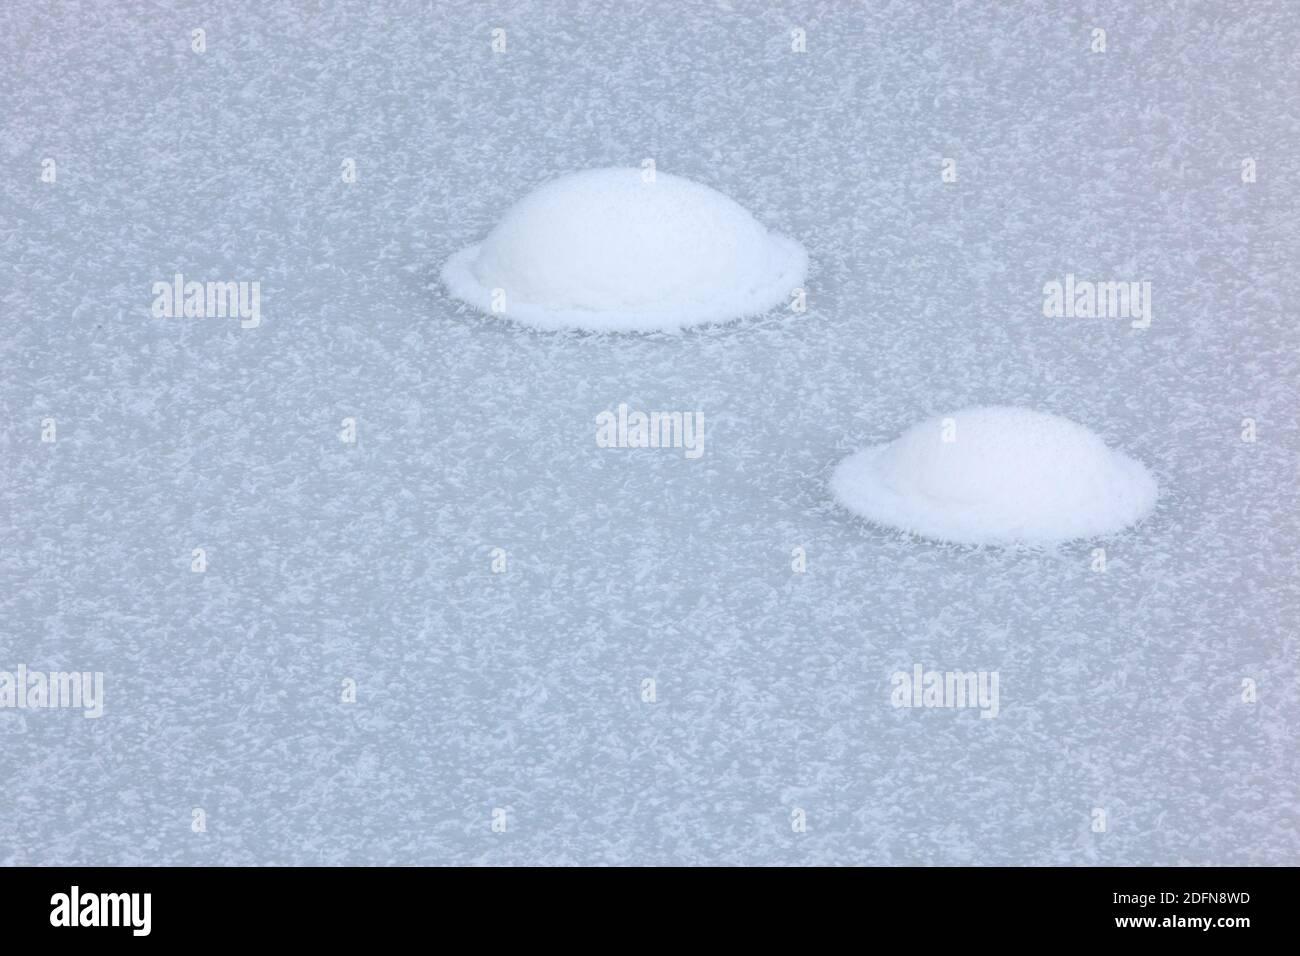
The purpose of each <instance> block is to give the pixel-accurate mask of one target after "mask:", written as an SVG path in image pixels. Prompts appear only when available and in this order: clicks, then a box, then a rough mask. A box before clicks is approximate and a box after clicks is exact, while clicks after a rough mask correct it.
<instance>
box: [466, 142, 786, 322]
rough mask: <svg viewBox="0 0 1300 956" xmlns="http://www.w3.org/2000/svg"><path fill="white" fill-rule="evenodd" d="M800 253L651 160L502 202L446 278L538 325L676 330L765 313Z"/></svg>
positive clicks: (481, 303) (478, 301)
mask: <svg viewBox="0 0 1300 956" xmlns="http://www.w3.org/2000/svg"><path fill="white" fill-rule="evenodd" d="M807 265H808V257H807V255H806V254H805V252H804V250H803V247H802V246H800V245H799V244H798V243H797V242H795V241H794V240H792V239H787V238H786V237H784V236H779V235H774V234H772V233H770V232H768V231H767V230H766V229H765V228H763V226H762V225H761V224H759V223H758V222H757V221H756V220H755V219H754V217H753V216H751V215H750V214H749V213H748V212H747V211H746V210H745V209H744V208H742V207H741V206H740V205H738V204H737V203H735V202H734V201H733V200H731V199H729V198H728V197H726V196H724V195H722V194H721V193H719V192H718V191H717V190H714V189H710V188H709V187H708V186H704V185H701V184H700V183H696V182H692V181H691V180H689V179H683V178H681V177H680V176H672V175H669V174H667V173H663V172H656V171H655V170H653V169H618V168H614V169H593V170H587V171H584V172H579V173H572V174H570V175H567V176H561V177H560V178H559V179H555V180H552V181H551V182H549V183H546V184H545V185H543V186H541V187H540V188H538V189H536V190H534V191H533V192H531V193H529V194H528V195H527V196H525V197H524V198H523V199H521V200H520V201H519V202H518V203H516V204H515V205H514V206H512V207H511V208H510V210H509V211H508V212H506V214H505V216H504V217H503V218H502V220H501V222H500V224H499V225H498V226H497V227H496V228H495V229H493V230H492V232H491V233H490V234H489V235H488V237H487V239H485V240H484V241H483V242H482V243H481V244H478V245H473V246H470V247H469V248H467V249H463V250H461V251H460V252H459V253H457V254H456V255H454V256H452V257H451V259H450V260H448V262H447V265H446V267H445V268H444V269H443V272H442V278H443V281H444V282H445V283H446V285H447V288H448V289H449V290H450V291H451V293H452V294H453V295H455V296H456V297H457V298H460V299H463V300H465V301H466V302H468V303H469V304H470V305H473V306H474V307H475V308H478V309H482V310H483V311H484V312H489V313H493V314H500V315H503V316H505V317H507V318H511V319H515V320H517V321H519V322H523V323H526V324H528V325H535V326H538V327H540V328H547V329H556V328H578V329H589V330H593V331H604V332H629V331H655V330H673V329H680V328H684V327H686V326H690V325H701V324H704V323H709V322H723V321H727V320H729V319H735V318H739V317H741V316H745V315H753V314H756V313H759V312H764V311H766V310H768V309H770V308H771V307H773V306H774V305H776V304H777V303H778V302H782V301H785V300H787V299H788V298H789V296H790V294H791V291H792V290H793V289H794V288H796V287H797V286H799V285H800V284H801V283H802V282H803V280H804V274H805V272H806V270H807Z"/></svg>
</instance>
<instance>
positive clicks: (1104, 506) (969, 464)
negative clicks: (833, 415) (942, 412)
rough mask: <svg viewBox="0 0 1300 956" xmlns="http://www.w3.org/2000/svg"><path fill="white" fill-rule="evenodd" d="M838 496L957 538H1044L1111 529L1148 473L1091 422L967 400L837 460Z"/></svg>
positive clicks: (1142, 511) (1147, 486)
mask: <svg viewBox="0 0 1300 956" xmlns="http://www.w3.org/2000/svg"><path fill="white" fill-rule="evenodd" d="M831 490H832V491H833V492H834V494H835V497H836V498H837V499H838V500H839V502H840V503H841V504H842V505H844V506H845V507H846V508H848V509H849V510H850V511H854V512H856V513H857V514H859V515H862V516H863V517H865V518H867V519H868V520H870V521H873V522H875V523H877V524H880V525H884V526H886V527H890V528H899V529H902V530H905V531H910V532H913V533H915V534H919V535H921V536H923V537H927V538H935V539H938V540H940V541H954V542H960V543H965V544H1050V543H1055V542H1060V541H1068V540H1071V539H1074V538H1088V537H1093V536H1096V535H1103V534H1110V533H1112V532H1115V531H1119V530H1120V529H1121V528H1124V527H1126V526H1128V525H1130V524H1133V523H1134V522H1136V521H1138V520H1139V519H1141V518H1142V517H1144V516H1145V515H1147V514H1148V513H1149V512H1150V511H1151V509H1152V508H1153V507H1154V506H1155V501H1156V481H1155V479H1154V478H1153V477H1152V476H1151V474H1150V473H1149V472H1148V471H1147V469H1146V468H1145V467H1144V466H1143V465H1142V464H1141V463H1140V462H1137V461H1135V460H1133V459H1132V458H1129V457H1128V456H1127V455H1124V454H1121V453H1120V452H1117V451H1113V450H1111V449H1110V448H1107V447H1106V444H1105V443H1104V442H1103V441H1102V440H1101V438H1100V437H1099V436H1098V435H1096V434H1095V433H1094V432H1092V431H1091V430H1089V429H1087V428H1085V427H1083V426H1082V425H1078V424H1076V423H1074V422H1072V421H1070V420H1068V419H1065V418H1061V417H1060V416H1058V415H1049V414H1046V413H1044V412H1037V411H1034V410H1033V409H1028V408H1014V407H1009V406H991V407H982V408H968V409H965V410H963V411H959V412H954V413H953V414H951V415H946V416H941V417H937V418H933V419H930V420H929V421H925V422H922V423H921V424H919V425H915V426H913V427H912V428H910V429H908V430H907V431H906V432H904V433H903V434H902V435H901V436H899V437H898V438H897V439H896V440H894V441H892V442H890V443H888V444H885V445H877V446H875V447H872V448H867V449H865V450H863V451H860V452H858V453H857V454H855V455H852V456H850V457H849V458H847V459H845V460H844V461H842V462H841V463H840V464H839V466H838V467H837V468H836V469H835V473H834V475H833V476H832V478H831Z"/></svg>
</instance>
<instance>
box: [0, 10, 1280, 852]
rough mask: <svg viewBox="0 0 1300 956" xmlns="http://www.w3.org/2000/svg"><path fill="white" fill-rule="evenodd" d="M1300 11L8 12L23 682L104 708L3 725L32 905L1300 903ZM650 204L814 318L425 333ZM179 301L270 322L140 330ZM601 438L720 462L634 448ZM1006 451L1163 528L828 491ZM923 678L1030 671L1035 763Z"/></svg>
mask: <svg viewBox="0 0 1300 956" xmlns="http://www.w3.org/2000/svg"><path fill="white" fill-rule="evenodd" d="M1298 16H1300V11H1298V10H1297V7H1296V5H1295V4H1290V3H1280V2H1268V0H1257V2H1252V3H1240V4H1239V3H1224V4H1208V3H1207V4H1201V3H1183V2H1180V3H1164V2H1158V0H1157V2H1148V3H1141V4H1134V3H1118V2H1113V3H1112V2H1097V3H1089V4H1086V5H1076V4H1065V3H1060V4H1057V3H1037V4H1016V5H1002V4H973V3H926V4H920V5H918V4H917V3H915V2H914V0H893V2H891V0H882V2H872V3H869V4H849V3H843V4H840V3H835V4H831V3H827V4H793V3H790V4H782V3H761V4H740V3H735V2H731V3H694V2H691V3H688V2H681V3H677V2H674V3H657V4H651V3H614V2H609V3H579V2H569V0H547V2H529V0H509V2H500V3H483V4H474V3H445V4H430V3H425V2H414V0H412V2H404V3H397V2H386V0H372V2H369V3H364V4H361V3H355V4H354V3H346V4H345V3H337V4H336V3H328V4H311V5H304V4H299V3H288V2H276V0H268V2H262V3H246V4H245V3H239V4H235V3H230V4H209V3H202V4H200V3H194V2H189V0H142V2H130V3H127V2H121V0H101V2H95V3H91V2H84V3H75V2H57V3H48V4H41V5H39V6H33V5H32V4H30V3H6V4H0V117H2V120H0V122H2V123H3V125H4V135H3V136H0V363H2V365H0V368H2V369H3V374H0V541H3V542H4V544H3V547H2V548H0V670H3V671H8V672H13V671H14V670H15V668H17V667H18V666H19V665H26V666H27V667H28V668H30V669H31V670H36V671H44V672H56V671H74V670H76V671H91V672H93V671H100V672H102V673H103V675H104V694H105V700H104V713H103V716H102V717H100V718H98V719H85V718H84V717H83V716H82V715H81V714H80V713H78V712H76V711H75V710H71V709H63V710H51V709H45V710H33V709H13V708H10V709H5V708H0V780H3V785H2V786H0V862H4V863H10V864H52V863H78V864H89V863H101V864H127V863H174V864H194V865H200V864H204V865H206V864H233V863H247V864H252V863H281V864H287V863H316V864H336V863H358V864H360V863H405V864H413V863H483V864H526V863H543V862H550V863H665V864H668V863H679V864H685V863H703V862H713V863H735V864H740V863H746V864H783V865H790V864H814V863H815V864H846V863H862V864H894V863H899V864H901V863H917V864H976V863H979V864H996V863H1001V864H1030V863H1036V864H1067V863H1078V864H1134V865H1136V864H1166V863H1180V862H1187V863H1198V864H1215V863H1224V864H1226V863H1237V864H1251V863H1256V864H1265V863H1272V864H1276V863H1296V862H1298V861H1300V811H1298V810H1297V807H1298V806H1300V794H1298V792H1297V791H1298V789H1300V781H1298V779H1297V774H1296V773H1295V755H1296V751H1297V735H1296V729H1297V726H1300V723H1298V722H1300V635H1297V629H1296V621H1297V620H1300V590H1298V589H1300V574H1298V571H1300V561H1298V560H1297V541H1300V522H1298V521H1297V489H1296V476H1297V474H1300V417H1298V416H1297V411H1296V410H1297V409H1300V387H1298V386H1300V375H1298V374H1297V363H1298V362H1300V326H1298V325H1297V321H1296V315H1295V303H1296V302H1297V301H1300V278H1297V270H1296V269H1295V268H1294V265H1295V254H1296V249H1297V248H1300V217H1297V216H1296V214H1295V209H1296V203H1295V199H1296V192H1295V190H1296V186H1295V175H1294V172H1293V167H1294V158H1295V157H1296V156H1297V155H1300V133H1297V131H1298V130H1300V58H1297V57H1296V56H1295V50H1296V48H1297V46H1300V30H1298V29H1297V17H1298ZM796 28H797V29H801V30H804V31H805V35H806V39H807V50H806V52H804V53H797V52H794V51H793V50H792V49H791V47H792V31H793V30H794V29H796ZM1094 28H1104V29H1105V30H1106V36H1107V50H1106V52H1104V53H1094V52H1092V49H1091V46H1092V43H1093V40H1092V31H1093V29H1094ZM196 29H203V30H204V31H205V32H204V37H205V43H204V47H205V52H203V53H198V52H196V51H195V50H194V42H195V41H194V39H193V31H195V30H196ZM496 29H501V30H504V31H505V37H506V50H505V52H503V53H494V52H493V49H492V42H493V35H492V31H493V30H496ZM647 158H652V159H654V160H655V162H656V166H657V169H658V170H659V174H660V176H661V177H662V176H663V174H664V173H665V172H667V173H670V174H672V175H676V176H680V177H682V178H684V179H688V180H691V181H693V182H696V183H701V184H705V185H707V186H708V187H709V188H710V189H713V190H716V191H717V192H718V193H721V194H722V195H724V196H728V197H730V198H731V199H732V200H734V201H735V202H736V203H737V204H738V205H739V206H741V207H742V208H744V209H746V210H748V211H749V213H750V214H752V216H753V217H754V219H755V221H756V222H758V223H761V224H762V225H763V226H764V227H765V228H768V229H770V230H772V231H774V232H777V233H780V234H782V235H786V236H791V237H794V238H795V239H797V240H798V241H799V242H800V243H801V244H802V245H803V246H804V248H806V250H807V253H808V259H809V267H808V274H807V277H806V279H805V287H806V289H807V311H806V312H803V313H799V312H796V311H794V310H792V309H791V308H790V307H789V304H788V303H789V301H790V300H789V299H788V298H786V299H785V301H784V302H783V303H778V304H777V305H776V307H775V308H773V309H771V310H769V311H767V312H764V313H763V314H761V315H756V316H752V317H749V318H746V319H743V320H741V321H738V322H733V323H731V324H727V325H708V326H703V327H698V328H693V329H686V330H683V331H678V332H674V333H662V332H658V333H650V334H639V335H604V334H591V333H589V332H581V331H564V332H546V331H540V330H536V329H532V328H528V327H525V326H522V325H520V324H518V323H516V322H512V321H502V320H501V318H500V316H493V315H484V314H483V313H481V312H479V311H478V310H477V309H475V308H472V307H470V306H468V305H466V304H465V303H463V302H461V301H459V300H457V299H456V298H454V297H453V296H451V295H449V294H448V293H447V291H446V290H445V288H444V286H443V284H442V282H441V279H440V273H441V270H442V268H443V265H444V264H445V263H446V262H447V260H448V259H449V258H450V257H451V256H453V255H454V254H455V253H456V252H458V251H459V250H461V249H464V248H465V247H467V246H469V245H471V244H473V243H476V242H480V241H481V240H482V239H483V238H484V237H485V236H487V235H489V234H490V233H491V231H492V229H493V228H494V227H495V226H496V225H497V224H498V223H499V222H500V221H501V217H502V214H503V212H504V211H505V210H507V209H509V208H510V207H511V206H512V205H513V204H514V203H516V202H518V201H519V200H520V199H521V198H522V197H524V196H526V195H528V194H529V193H530V192H531V191H533V190H534V189H536V188H537V187H538V186H539V185H541V184H543V183H546V182H549V181H552V180H554V179H556V178H558V177H560V176H563V175H566V174H568V173H571V172H573V171H575V170H588V169H601V168H607V167H631V168H635V169H640V168H641V165H642V162H643V161H644V160H645V159H647ZM1248 158H1253V159H1254V160H1255V176H1254V179H1255V181H1254V182H1246V181H1243V174H1244V171H1245V168H1244V167H1243V160H1245V159H1248ZM46 159H51V160H53V161H54V162H55V164H56V168H57V178H56V179H55V180H54V181H53V182H46V181H43V180H42V173H43V172H44V171H45V170H46V169H47V168H48V167H47V166H46V165H44V163H43V161H44V160H46ZM945 159H950V160H952V161H953V164H954V165H953V166H951V167H945V163H944V160H945ZM348 160H351V161H352V165H351V166H348V165H347V161H348ZM946 168H951V169H953V170H954V172H955V177H956V178H955V180H952V177H951V176H949V177H948V179H950V180H952V181H945V178H944V171H945V169H946ZM349 169H352V170H354V171H355V177H354V181H347V180H346V179H345V178H344V176H345V174H347V173H348V171H349ZM47 178H48V177H47ZM177 273H183V275H184V276H185V278H186V279H187V280H194V281H202V282H208V281H214V282H215V281H233V282H239V281H245V282H254V281H256V282H260V284H261V285H260V324H258V325H257V326H256V327H250V328H244V327H242V325H243V323H242V322H241V320H240V319H238V318H235V317H216V316H210V317H206V318H198V317H194V316H189V317H186V316H185V315H184V314H183V312H181V313H177V312H175V311H174V312H173V316H174V317H172V318H155V317H154V316H153V314H152V310H151V305H152V303H153V298H154V293H153V291H152V289H153V285H154V283H159V282H161V283H163V284H164V288H165V287H166V284H167V283H170V282H171V281H172V280H173V277H174V275H175V274H177ZM1071 274H1073V275H1074V276H1076V277H1077V278H1078V279H1080V280H1083V279H1087V280H1090V281H1094V282H1102V281H1116V282H1120V281H1134V282H1140V281H1150V282H1151V283H1152V286H1151V289H1152V303H1153V307H1152V315H1151V322H1150V327H1149V328H1145V329H1142V328H1134V327H1133V323H1132V321H1131V320H1128V319H1123V318H1120V319H1113V318H1112V319H1108V318H1082V317H1070V318H1066V317H1060V318H1047V317H1045V316H1044V314H1043V312H1044V299H1045V297H1044V293H1043V289H1044V286H1045V285H1046V284H1048V283H1051V282H1061V281H1063V280H1064V279H1065V278H1066V277H1067V275H1071ZM788 292H789V290H786V291H785V292H783V297H784V296H787V295H788ZM622 404H626V405H627V406H628V408H629V410H633V411H638V412H647V413H649V412H655V411H666V412H670V413H672V412H681V413H683V414H684V415H685V414H693V413H696V412H699V413H700V414H701V415H702V416H703V424H704V432H705V433H706V434H705V436H704V437H705V440H704V442H703V446H702V447H703V448H704V453H703V454H702V455H701V456H699V457H698V458H694V459H690V458H687V457H686V456H685V455H684V454H683V451H682V450H681V449H677V448H619V447H599V446H598V444H597V440H596V439H597V428H598V425H597V423H596V418H597V416H598V415H600V414H601V412H603V411H607V410H611V409H616V408H618V407H619V406H620V405H622ZM980 405H1016V406H1025V407H1029V408H1036V409H1043V410H1046V411H1050V412H1052V413H1054V414H1058V415H1062V416H1064V417H1066V418H1068V419H1070V420H1071V421H1074V422H1078V423H1081V424H1083V425H1086V426H1087V427H1089V428H1091V429H1093V430H1094V431H1096V433H1097V434H1098V435H1099V436H1100V438H1101V439H1102V440H1103V441H1105V443H1106V444H1107V446H1108V447H1111V448H1114V449H1117V450H1120V451H1123V452H1124V453H1125V454H1128V455H1130V456H1132V457H1134V458H1135V459H1137V460H1139V461H1141V462H1142V463H1143V464H1144V465H1145V466H1146V467H1147V468H1148V469H1149V470H1150V471H1151V473H1152V474H1153V475H1155V476H1157V477H1158V479H1159V482H1160V500H1159V504H1158V506H1157V507H1156V509H1155V510H1154V512H1153V513H1152V514H1151V516H1150V517H1149V518H1147V519H1146V520H1144V521H1143V522H1142V523H1141V524H1140V525H1138V526H1137V527H1135V528H1130V529H1127V530H1125V531H1121V532H1119V533H1117V534H1114V535H1109V536H1106V537H1104V538H1100V539H1097V538H1090V539H1080V540H1077V541H1073V542H1067V543H1064V544H1060V545H1055V546H1049V547H1045V548H1039V549H1028V548H993V547H971V546H968V545H956V544H940V543H935V542H932V541H927V540H923V539H918V538H916V537H913V536H909V535H904V534H900V533H898V532H896V531H887V530H882V529H879V528H876V527H874V526H872V525H871V524H869V523H868V522H865V521H863V520H861V519H858V518H855V517H854V516H853V515H851V514H848V513H846V512H845V511H844V510H843V509H842V508H841V507H840V506H839V505H838V504H837V503H836V501H835V499H834V497H833V496H832V494H831V493H830V491H829V489H828V482H829V480H830V477H831V475H832V473H833V471H834V469H835V467H836V466H837V465H838V463H839V462H840V461H842V460H843V459H844V458H845V457H847V456H848V455H850V454H851V453H853V452H854V451H856V450H858V449H860V448H862V447H864V446H865V445H868V444H872V443H876V442H883V441H887V440H889V439H891V438H893V437H895V436H897V435H900V434H902V433H903V432H904V431H905V430H906V429H907V428H909V427H910V426H912V425H914V424H915V423H916V422H917V421H919V420H922V419H924V418H925V417H926V416H928V415H931V414H939V413H942V412H943V411H944V410H950V409H961V408H967V407H971V406H980ZM47 419H48V420H52V421H53V423H54V427H55V429H56V435H55V436H53V437H55V438H56V440H54V441H42V440H41V439H42V435H43V434H49V429H48V426H46V425H43V422H45V421H46V420H47ZM345 419H351V420H352V421H353V425H354V428H355V439H356V440H355V442H347V441H343V440H341V439H342V438H345V437H347V435H348V426H346V425H345V424H344V420H345ZM1246 419H1250V420H1251V421H1252V422H1253V423H1254V426H1253V436H1254V437H1255V439H1256V440H1254V441H1247V440H1243V436H1245V437H1250V436H1251V435H1252V429H1251V427H1250V426H1249V425H1248V424H1244V421H1245V420H1246ZM1102 548H1104V552H1105V554H1104V558H1105V563H1104V568H1105V570H1104V571H1099V570H1094V568H1097V567H1100V566H1101V564H1100V562H1099V556H1098V555H1095V554H1094V552H1096V551H1097V550H1098V549H1102ZM195 549H203V550H204V554H205V556H206V558H205V561H206V570H204V571H202V572H197V571H194V570H192V567H194V566H195V561H196V558H195V556H194V551H195ZM497 549H499V553H498V551H497ZM796 549H802V552H800V551H797V550H796ZM801 553H802V560H801V558H800V554H801ZM494 563H495V564H496V566H497V567H498V568H502V570H501V571H500V572H499V573H494V570H493V565H494ZM801 566H802V567H803V570H802V572H800V571H799V570H798V569H799V568H800V567H801ZM918 664H919V665H922V666H923V667H924V669H925V670H927V671H938V672H953V671H962V672H965V671H997V672H998V674H999V675H1000V681H999V688H1000V691H999V693H1000V701H999V707H998V712H997V717H996V719H984V718H981V716H980V713H981V712H979V711H976V710H970V709H947V708H937V709H924V708H922V709H907V708H896V707H894V706H893V705H892V703H891V690H892V687H891V675H894V674H895V673H897V672H903V673H911V672H912V669H913V668H914V667H915V666H916V665H918ZM347 681H352V682H355V688H356V700H355V703H346V702H344V700H343V697H344V694H345V693H347V692H348V688H349V687H350V686H351V685H348V684H345V682H347ZM646 681H653V682H654V683H653V685H650V684H647V683H646ZM1246 682H1249V683H1246ZM1252 688H1253V689H1252ZM195 810H201V811H203V818H202V819H203V820H204V821H205V824H206V828H205V829H204V830H203V831H202V832H195V829H194V826H195V819H196V818H195V815H194V811H195ZM494 810H501V811H503V814H504V815H503V816H499V817H498V818H497V819H504V820H505V821H506V823H507V827H506V830H505V832H494V830H493V826H492V824H493V821H494V816H493V811H494ZM796 810H801V811H803V819H804V820H806V829H805V830H804V832H797V831H796V830H795V828H794V826H793V824H794V823H795V822H797V820H798V819H799V817H798V816H797V815H796V813H795V811H796ZM1097 811H1101V812H1102V813H1104V823H1105V828H1104V830H1098V829H1095V827H1097V825H1098V821H1100V820H1102V819H1103V818H1102V817H1100V816H1098V815H1097ZM498 829H499V827H498Z"/></svg>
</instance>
